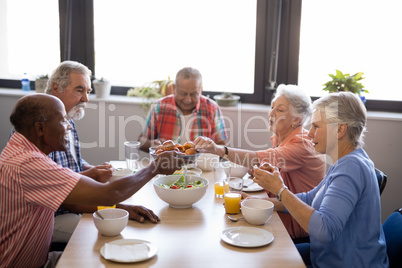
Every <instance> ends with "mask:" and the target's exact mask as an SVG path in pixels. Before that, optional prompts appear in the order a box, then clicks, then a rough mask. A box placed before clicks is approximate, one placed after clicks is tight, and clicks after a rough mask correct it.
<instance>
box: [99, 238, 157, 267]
mask: <svg viewBox="0 0 402 268" xmlns="http://www.w3.org/2000/svg"><path fill="white" fill-rule="evenodd" d="M109 244H115V245H121V246H124V245H135V244H145V245H146V246H147V247H148V256H147V257H145V258H141V259H136V260H127V259H114V258H110V259H108V260H110V261H115V262H124V263H131V262H140V261H145V260H148V259H150V258H152V257H153V256H155V255H156V252H158V247H157V246H156V245H155V244H152V243H151V242H148V241H145V240H140V239H119V240H114V241H112V242H109ZM100 254H101V255H102V257H103V258H105V246H103V247H102V248H101V249H100Z"/></svg>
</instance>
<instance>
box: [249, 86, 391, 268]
mask: <svg viewBox="0 0 402 268" xmlns="http://www.w3.org/2000/svg"><path fill="white" fill-rule="evenodd" d="M313 108H314V113H313V116H312V127H311V130H310V132H309V136H310V137H311V138H312V140H313V143H314V148H315V150H316V151H317V152H318V153H320V154H327V155H328V156H329V157H330V158H331V159H332V162H333V164H332V165H331V167H330V168H329V170H328V173H327V174H326V176H325V178H324V179H323V180H322V182H321V183H320V184H319V185H318V186H317V187H315V188H314V189H313V190H311V191H309V192H306V193H299V194H294V193H292V191H291V190H289V189H287V187H286V184H285V183H284V181H282V178H281V174H280V173H279V172H278V169H277V168H272V169H271V170H270V171H266V170H262V169H260V168H256V169H255V170H254V175H255V181H256V182H257V183H258V184H259V185H261V186H262V187H264V189H267V190H269V191H270V192H272V193H275V194H276V195H277V196H278V199H279V200H280V201H276V200H272V201H273V202H274V203H275V210H277V211H284V210H285V209H286V210H287V211H288V212H289V213H290V214H291V215H292V216H293V218H294V219H295V220H296V221H297V222H298V223H299V224H300V226H301V227H303V229H304V230H305V231H307V232H308V233H309V236H310V243H309V244H307V243H306V244H298V245H296V246H297V248H298V249H299V251H300V253H301V255H302V257H303V260H304V261H305V263H306V265H312V266H313V267H388V257H387V251H386V244H385V237H384V233H383V230H382V224H381V202H380V192H379V190H378V182H377V178H376V175H375V169H374V164H373V162H372V161H371V160H370V158H369V156H368V155H367V153H366V152H365V151H364V150H363V148H361V147H362V146H363V136H364V132H365V129H366V121H367V118H366V108H365V107H364V105H363V103H362V101H361V100H360V99H359V97H358V96H356V95H355V94H353V93H350V92H339V93H332V94H329V95H327V96H325V97H322V98H320V99H318V100H317V101H315V102H314V104H313Z"/></svg>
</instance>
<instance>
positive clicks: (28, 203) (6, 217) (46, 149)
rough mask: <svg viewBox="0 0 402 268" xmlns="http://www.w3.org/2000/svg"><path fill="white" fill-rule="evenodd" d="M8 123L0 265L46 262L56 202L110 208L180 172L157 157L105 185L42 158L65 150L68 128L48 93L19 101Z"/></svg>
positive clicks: (0, 192) (171, 161)
mask: <svg viewBox="0 0 402 268" xmlns="http://www.w3.org/2000/svg"><path fill="white" fill-rule="evenodd" d="M10 121H11V123H12V124H13V126H14V128H15V130H16V132H15V134H14V135H13V136H12V137H11V139H10V141H9V142H8V144H7V146H6V147H5V148H4V149H3V151H2V153H1V155H0V219H1V220H0V267H40V266H43V265H45V264H46V262H47V259H48V252H49V248H50V243H51V238H52V234H53V221H54V212H55V211H56V210H57V208H58V207H59V206H60V204H61V203H62V202H64V203H65V204H72V205H74V204H87V205H99V204H103V205H114V204H116V203H118V202H121V201H123V200H125V199H127V198H129V197H130V196H132V195H133V194H134V193H135V192H137V191H138V190H139V189H141V187H142V186H144V185H145V184H146V183H147V182H148V181H149V180H151V179H152V178H153V177H154V176H155V175H156V174H172V173H173V172H174V171H175V170H177V169H180V163H179V162H178V160H177V159H176V158H174V157H173V156H174V153H164V154H161V155H160V157H157V158H156V159H155V161H153V162H151V163H150V164H149V165H148V166H147V167H145V168H144V169H142V170H140V171H138V172H136V173H135V174H133V175H130V176H127V177H124V178H122V179H120V180H116V181H113V182H110V183H99V182H97V181H95V180H93V179H91V178H89V177H86V176H84V175H82V174H79V173H76V172H73V171H71V170H70V169H68V168H63V167H62V166H60V165H58V164H56V163H55V162H54V161H52V160H51V159H50V158H48V157H47V155H48V154H49V153H50V152H53V151H63V150H67V139H68V137H67V133H68V131H69V130H70V129H71V125H70V124H69V123H68V120H67V118H66V111H65V108H64V105H63V103H62V102H61V101H60V100H59V99H58V98H56V97H53V96H50V95H45V94H34V95H27V96H25V97H23V98H21V99H20V100H19V101H18V102H17V104H16V105H15V107H14V109H13V112H12V113H11V116H10Z"/></svg>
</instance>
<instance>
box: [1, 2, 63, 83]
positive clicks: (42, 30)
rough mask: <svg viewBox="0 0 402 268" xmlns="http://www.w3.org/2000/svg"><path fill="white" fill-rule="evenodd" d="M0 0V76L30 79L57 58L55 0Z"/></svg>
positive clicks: (44, 69)
mask: <svg viewBox="0 0 402 268" xmlns="http://www.w3.org/2000/svg"><path fill="white" fill-rule="evenodd" d="M40 4H41V5H40V8H38V1H30V0H6V1H0V27H1V31H0V59H1V64H0V78H1V79H15V80H21V78H22V76H23V74H24V73H27V74H28V76H29V77H30V78H31V79H32V80H33V79H35V78H36V76H39V75H42V74H47V73H48V72H49V70H52V69H54V68H56V66H57V65H58V64H59V62H60V41H59V40H60V36H59V10H58V1H54V0H41V1H40Z"/></svg>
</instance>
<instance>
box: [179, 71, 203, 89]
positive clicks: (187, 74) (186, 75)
mask: <svg viewBox="0 0 402 268" xmlns="http://www.w3.org/2000/svg"><path fill="white" fill-rule="evenodd" d="M180 79H184V80H187V79H192V80H195V81H197V84H198V85H199V86H201V87H202V75H201V73H200V71H198V70H197V69H195V68H192V67H184V68H183V69H181V70H180V71H178V72H177V74H176V81H175V84H176V86H177V84H178V82H179V80H180Z"/></svg>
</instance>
